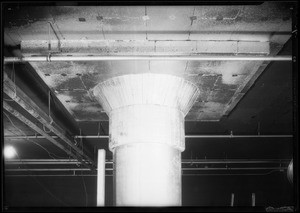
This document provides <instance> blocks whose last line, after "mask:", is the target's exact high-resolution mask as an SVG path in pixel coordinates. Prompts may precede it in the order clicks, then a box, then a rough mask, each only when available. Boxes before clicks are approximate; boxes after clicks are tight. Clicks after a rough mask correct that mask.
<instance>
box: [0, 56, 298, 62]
mask: <svg viewBox="0 0 300 213" xmlns="http://www.w3.org/2000/svg"><path fill="white" fill-rule="evenodd" d="M124 60H126V61H149V60H163V61H165V60H167V61H173V60H176V61H292V56H193V55H192V56H185V55H177V56H176V55H175V56H168V55H161V56H155V55H154V56H137V55H135V56H95V55H92V56H55V55H46V56H25V57H21V58H18V57H4V63H18V62H51V61H52V62H58V61H124Z"/></svg>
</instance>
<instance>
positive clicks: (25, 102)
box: [3, 73, 96, 168]
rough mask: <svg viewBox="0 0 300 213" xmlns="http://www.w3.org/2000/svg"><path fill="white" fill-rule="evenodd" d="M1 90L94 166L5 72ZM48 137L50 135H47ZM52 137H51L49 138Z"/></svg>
mask: <svg viewBox="0 0 300 213" xmlns="http://www.w3.org/2000/svg"><path fill="white" fill-rule="evenodd" d="M3 77H4V80H3V91H4V93H6V94H7V95H8V96H9V97H10V98H11V99H12V100H14V101H15V102H16V103H17V104H18V105H19V106H21V107H22V108H23V109H24V110H25V111H27V112H28V113H29V114H30V115H31V116H33V117H34V118H36V119H37V120H38V121H39V122H41V123H42V124H43V125H44V126H45V127H47V128H48V129H49V130H51V131H52V132H53V133H54V134H56V135H57V136H58V137H59V138H61V139H62V140H63V141H64V142H65V143H66V145H67V146H69V147H71V148H72V149H73V150H74V151H75V152H76V153H77V155H78V156H80V157H81V158H84V159H86V160H87V161H89V162H90V163H91V165H92V168H96V165H95V163H94V161H93V160H92V159H91V158H90V157H89V156H87V155H86V154H84V153H83V151H82V150H80V148H79V147H77V146H76V145H75V142H72V141H71V139H69V137H68V136H67V135H66V134H65V131H64V130H63V129H62V128H61V127H60V126H58V125H57V124H56V123H55V122H54V121H53V120H52V119H51V117H50V116H48V115H47V114H46V113H45V112H44V111H43V110H42V109H41V108H40V107H39V106H38V105H37V104H36V103H35V102H33V101H32V100H31V98H30V97H28V96H27V95H26V94H25V93H24V92H23V91H22V90H21V89H20V88H19V87H18V86H16V85H15V84H14V83H13V82H12V81H11V80H10V79H9V78H8V76H7V74H6V73H4V74H3ZM7 106H9V105H7ZM49 138H50V137H49ZM51 139H52V138H51Z"/></svg>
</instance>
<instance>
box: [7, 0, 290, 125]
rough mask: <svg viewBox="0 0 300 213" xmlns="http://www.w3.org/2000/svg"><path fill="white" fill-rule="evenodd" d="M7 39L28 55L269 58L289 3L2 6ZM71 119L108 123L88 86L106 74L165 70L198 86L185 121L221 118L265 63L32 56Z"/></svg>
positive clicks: (286, 29) (282, 33)
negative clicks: (40, 58)
mask: <svg viewBox="0 0 300 213" xmlns="http://www.w3.org/2000/svg"><path fill="white" fill-rule="evenodd" d="M6 13H7V15H6V17H7V19H6V21H5V28H4V29H5V30H4V35H5V37H4V41H5V45H8V46H16V45H20V50H21V54H22V55H23V56H32V55H48V54H49V53H51V54H52V55H125V56H126V55H206V56H207V55H220V56H236V55H242V56H275V55H276V54H277V53H278V52H279V51H280V50H281V48H282V47H283V45H284V44H285V43H286V41H287V40H288V39H289V38H290V36H291V33H290V32H291V28H292V26H291V22H292V16H291V10H290V8H289V6H288V5H287V4H283V3H275V2H265V3H263V4H260V5H244V6H239V5H237V6H214V7H211V6H101V7H100V6H97V7H91V6H56V7H22V9H18V8H7V11H6ZM30 64H31V66H32V67H33V68H34V69H35V71H36V72H37V73H38V74H39V76H40V77H41V79H43V80H44V82H45V83H46V84H47V85H48V86H49V88H51V89H52V91H53V92H55V94H56V96H57V98H58V99H59V100H60V102H61V103H62V104H63V105H64V106H65V108H66V109H67V110H68V112H69V113H70V114H71V115H72V117H74V119H75V120H76V121H107V120H108V117H107V115H106V114H105V112H104V111H103V108H102V106H100V105H99V103H98V102H97V101H96V99H95V97H93V93H92V90H93V88H94V87H95V86H96V85H97V84H98V83H99V82H102V81H104V80H106V79H108V78H111V77H114V76H118V75H125V74H132V73H144V72H153V73H167V74H171V75H176V76H181V77H183V78H185V79H187V80H189V81H191V82H193V83H194V84H196V85H197V86H198V88H199V89H200V91H201V94H200V96H199V98H198V100H197V102H196V103H195V105H194V106H193V107H192V109H191V110H190V112H189V113H188V115H187V116H186V120H188V121H219V120H220V119H221V118H222V116H226V115H228V114H229V113H230V112H231V111H232V109H234V107H235V106H236V105H237V103H238V102H239V101H240V100H241V98H242V97H243V96H244V95H245V94H246V92H247V90H248V89H249V88H250V87H251V86H252V84H253V83H254V82H255V80H256V78H257V77H258V76H259V75H260V74H261V73H262V72H263V71H264V69H265V68H266V66H267V65H268V64H269V62H267V61H101V62H30Z"/></svg>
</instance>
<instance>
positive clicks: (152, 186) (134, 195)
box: [94, 73, 199, 206]
mask: <svg viewBox="0 0 300 213" xmlns="http://www.w3.org/2000/svg"><path fill="white" fill-rule="evenodd" d="M94 95H95V97H96V98H97V100H98V101H99V103H100V104H101V105H102V107H103V108H104V110H105V111H106V113H107V114H108V116H109V148H110V150H111V151H112V152H113V154H114V167H115V174H114V175H115V184H116V186H115V200H116V205H117V206H180V205H181V152H182V151H184V148H185V141H184V139H185V137H184V117H185V115H186V114H187V113H188V111H189V109H190V108H191V107H192V105H193V103H194V102H195V100H196V99H197V97H198V95H199V90H198V88H197V86H195V85H193V84H192V83H190V82H188V81H186V80H184V79H182V78H179V77H176V76H172V75H164V74H153V73H146V74H132V75H123V76H118V77H115V78H111V79H109V80H107V81H104V82H102V83H99V84H98V85H97V86H96V87H95V88H94Z"/></svg>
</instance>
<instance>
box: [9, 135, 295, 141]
mask: <svg viewBox="0 0 300 213" xmlns="http://www.w3.org/2000/svg"><path fill="white" fill-rule="evenodd" d="M51 137H52V138H58V137H57V136H51ZM4 138H5V139H7V140H18V139H26V138H30V139H44V138H45V137H44V136H42V135H29V136H26V137H25V136H4ZM74 138H78V139H80V138H82V139H101V138H104V139H108V138H109V136H108V135H75V136H74ZM185 138H293V135H185Z"/></svg>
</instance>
